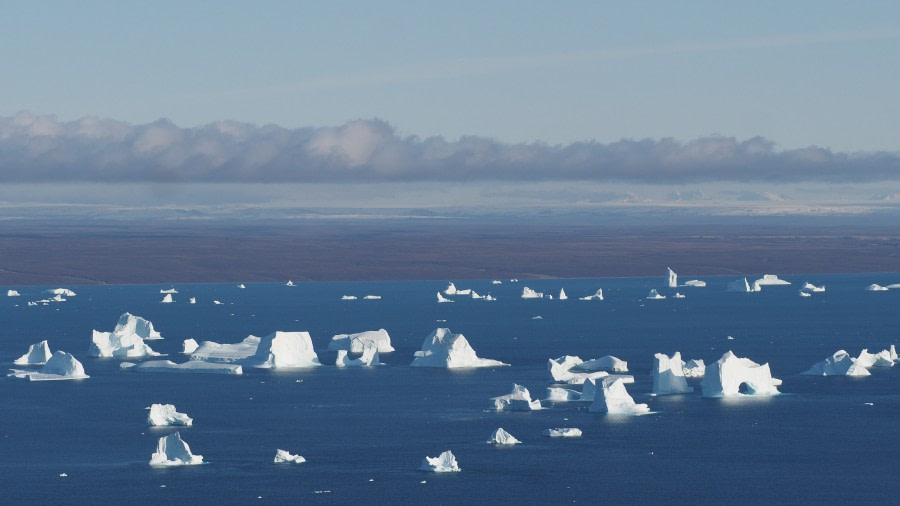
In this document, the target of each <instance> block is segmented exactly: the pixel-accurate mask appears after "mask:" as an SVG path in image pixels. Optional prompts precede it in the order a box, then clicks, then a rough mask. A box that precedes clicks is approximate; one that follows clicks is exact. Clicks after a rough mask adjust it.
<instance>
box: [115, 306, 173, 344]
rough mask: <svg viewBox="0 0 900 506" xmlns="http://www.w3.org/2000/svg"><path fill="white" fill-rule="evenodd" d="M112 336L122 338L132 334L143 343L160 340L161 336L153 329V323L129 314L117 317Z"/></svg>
mask: <svg viewBox="0 0 900 506" xmlns="http://www.w3.org/2000/svg"><path fill="white" fill-rule="evenodd" d="M113 334H116V335H119V336H124V335H129V334H134V335H136V336H138V337H140V338H141V339H143V340H145V341H153V340H157V339H162V338H163V336H162V335H161V334H160V333H159V332H157V331H156V329H154V328H153V323H152V322H150V321H149V320H145V319H144V318H141V317H140V316H135V315H133V314H131V313H123V314H122V316H120V317H119V321H118V323H116V328H115V329H113Z"/></svg>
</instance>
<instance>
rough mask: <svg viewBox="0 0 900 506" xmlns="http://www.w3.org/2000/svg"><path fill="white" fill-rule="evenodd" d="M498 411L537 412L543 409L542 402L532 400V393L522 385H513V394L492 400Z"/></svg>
mask: <svg viewBox="0 0 900 506" xmlns="http://www.w3.org/2000/svg"><path fill="white" fill-rule="evenodd" d="M491 401H493V404H494V409H496V410H497V411H535V410H538V409H541V401H539V400H531V393H530V392H529V391H528V389H527V388H525V387H523V386H522V385H517V384H515V383H514V384H513V388H512V392H510V393H508V394H506V395H501V396H498V397H493V398H491Z"/></svg>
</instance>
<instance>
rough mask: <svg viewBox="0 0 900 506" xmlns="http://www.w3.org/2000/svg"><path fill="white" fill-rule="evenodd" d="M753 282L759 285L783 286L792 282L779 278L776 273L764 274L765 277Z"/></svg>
mask: <svg viewBox="0 0 900 506" xmlns="http://www.w3.org/2000/svg"><path fill="white" fill-rule="evenodd" d="M753 284H755V285H759V286H782V285H789V284H791V282H790V281H785V280H783V279H779V278H778V275H776V274H763V277H761V278H759V279H757V280H756V281H754V282H753Z"/></svg>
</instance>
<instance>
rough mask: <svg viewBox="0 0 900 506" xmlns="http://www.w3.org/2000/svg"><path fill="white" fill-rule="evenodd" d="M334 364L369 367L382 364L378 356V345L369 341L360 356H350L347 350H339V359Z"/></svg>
mask: <svg viewBox="0 0 900 506" xmlns="http://www.w3.org/2000/svg"><path fill="white" fill-rule="evenodd" d="M334 365H336V366H338V367H369V366H373V365H381V360H380V359H379V357H378V347H377V346H375V344H373V343H369V344H367V345H366V347H365V348H363V351H362V355H360V357H359V358H350V357H349V356H348V355H347V350H338V352H337V360H335V362H334Z"/></svg>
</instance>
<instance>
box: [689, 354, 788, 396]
mask: <svg viewBox="0 0 900 506" xmlns="http://www.w3.org/2000/svg"><path fill="white" fill-rule="evenodd" d="M780 384H781V380H779V379H776V378H773V377H772V372H771V370H770V369H769V364H763V365H759V364H757V363H756V362H754V361H752V360H750V359H748V358H739V357H737V356H735V354H734V353H732V352H731V351H728V352H726V353H725V354H724V355H722V358H720V359H719V360H717V361H715V362H713V363H712V364H709V365H708V366H706V374H705V375H704V376H703V381H702V382H701V386H702V387H703V397H723V396H732V395H741V392H740V388H741V386H743V385H746V387H747V391H748V392H747V394H748V395H775V394H778V393H779V392H778V388H776V387H777V386H778V385H780Z"/></svg>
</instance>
